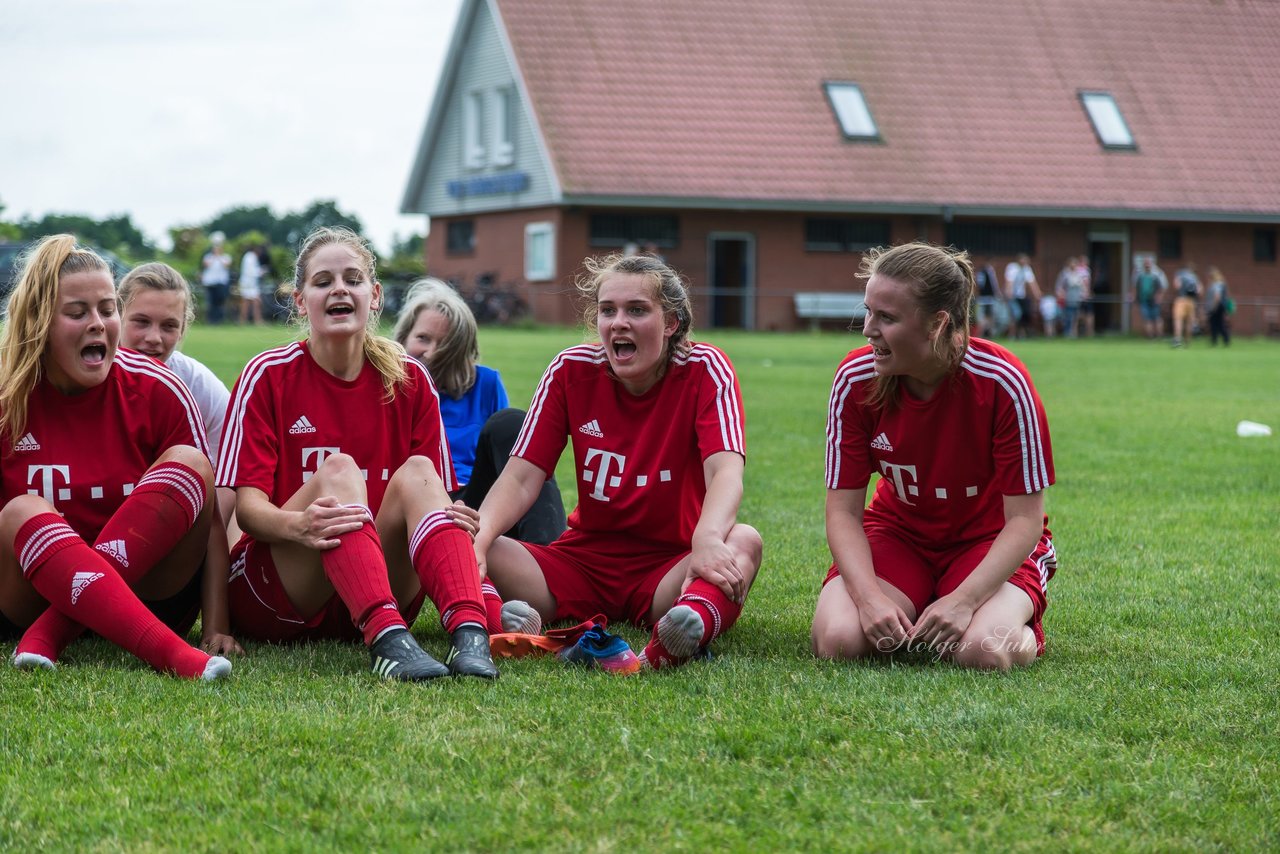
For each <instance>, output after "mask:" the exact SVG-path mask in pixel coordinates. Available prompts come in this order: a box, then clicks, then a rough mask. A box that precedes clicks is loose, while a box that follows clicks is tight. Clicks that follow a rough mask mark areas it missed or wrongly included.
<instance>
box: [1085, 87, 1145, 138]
mask: <svg viewBox="0 0 1280 854" xmlns="http://www.w3.org/2000/svg"><path fill="white" fill-rule="evenodd" d="M1080 103H1082V104H1084V109H1085V112H1086V113H1088V114H1089V121H1091V122H1093V132H1094V133H1096V134H1097V135H1098V141H1099V142H1101V143H1102V147H1103V148H1124V149H1134V148H1137V147H1138V145H1137V143H1135V142H1134V141H1133V134H1132V133H1131V132H1130V131H1129V125H1128V123H1127V122H1126V121H1125V120H1124V115H1123V114H1122V113H1121V112H1120V107H1119V105H1118V104H1116V99H1115V97H1114V96H1113V95H1112V94H1111V93H1110V92H1081V93H1080Z"/></svg>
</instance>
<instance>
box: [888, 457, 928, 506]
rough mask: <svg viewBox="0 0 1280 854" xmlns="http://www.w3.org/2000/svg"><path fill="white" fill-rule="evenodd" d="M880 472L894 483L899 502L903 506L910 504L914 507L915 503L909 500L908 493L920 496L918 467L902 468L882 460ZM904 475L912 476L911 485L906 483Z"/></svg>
mask: <svg viewBox="0 0 1280 854" xmlns="http://www.w3.org/2000/svg"><path fill="white" fill-rule="evenodd" d="M880 471H882V472H884V476H885V477H887V478H889V479H890V480H892V481H893V491H894V493H896V494H897V496H898V500H899V501H901V502H902V503H903V504H910V505H912V506H913V507H914V506H915V502H914V501H910V500H908V499H907V492H908V491H910V493H911V494H912V495H919V494H920V490H919V488H918V487H917V486H916V467H915V466H900V465H896V464H894V463H890V462H886V461H885V460H881V461H880ZM904 474H905V475H908V476H910V478H911V483H909V484H908V483H907V482H906V481H907V479H906V478H905V477H903V475H904Z"/></svg>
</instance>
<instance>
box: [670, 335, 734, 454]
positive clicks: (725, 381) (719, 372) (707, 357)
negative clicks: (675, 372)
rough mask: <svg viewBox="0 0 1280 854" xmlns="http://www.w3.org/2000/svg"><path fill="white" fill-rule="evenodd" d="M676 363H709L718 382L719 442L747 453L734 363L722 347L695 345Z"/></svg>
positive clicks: (716, 383)
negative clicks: (736, 390) (735, 390)
mask: <svg viewBox="0 0 1280 854" xmlns="http://www.w3.org/2000/svg"><path fill="white" fill-rule="evenodd" d="M673 361H675V362H676V364H687V363H689V362H699V363H701V364H703V365H705V366H706V369H707V374H708V375H709V376H710V377H711V379H712V382H714V383H715V385H716V414H717V416H718V418H719V421H720V441H721V443H722V444H723V445H724V447H725V448H726V449H727V450H731V451H736V452H738V453H739V454H743V455H744V456H745V455H746V442H745V439H744V437H743V435H742V412H741V410H740V409H739V407H738V400H737V395H735V394H734V393H733V387H734V385H735V382H736V378H735V376H734V373H733V366H732V365H730V364H729V360H728V358H726V357H725V356H724V354H723V353H721V352H720V351H719V350H716V349H714V348H712V347H708V346H707V345H705V344H694V345H693V346H692V347H691V348H690V350H689V353H688V354H687V355H684V356H677V357H676V358H675V359H674V360H673Z"/></svg>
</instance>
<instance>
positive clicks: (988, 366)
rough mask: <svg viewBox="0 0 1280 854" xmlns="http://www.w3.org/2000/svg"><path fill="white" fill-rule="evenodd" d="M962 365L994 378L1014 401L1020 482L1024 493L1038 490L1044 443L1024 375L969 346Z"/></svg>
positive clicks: (1043, 476)
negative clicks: (1019, 460) (1018, 444)
mask: <svg viewBox="0 0 1280 854" xmlns="http://www.w3.org/2000/svg"><path fill="white" fill-rule="evenodd" d="M961 364H962V365H963V366H964V368H965V370H967V371H969V372H970V373H973V374H976V375H978V376H982V377H987V378H988V379H992V380H995V382H996V385H998V386H1000V388H1002V389H1004V391H1005V392H1006V393H1007V394H1008V395H1009V398H1010V399H1011V400H1012V401H1013V407H1014V414H1015V415H1016V416H1017V419H1018V434H1019V442H1020V443H1021V454H1022V483H1023V489H1024V490H1026V492H1027V493H1028V494H1029V493H1033V492H1039V491H1041V490H1043V489H1044V488H1045V487H1047V486H1048V485H1049V484H1048V481H1049V474H1048V467H1047V465H1046V464H1045V459H1044V445H1043V440H1042V439H1041V436H1040V419H1039V418H1037V417H1036V406H1035V397H1034V395H1033V394H1032V392H1031V387H1030V386H1029V385H1028V383H1027V381H1026V378H1025V377H1024V376H1023V375H1022V372H1021V371H1019V370H1018V369H1017V368H1016V367H1014V366H1013V365H1011V364H1009V363H1008V362H1006V361H1004V360H1002V359H999V358H996V357H994V356H991V355H988V354H985V353H976V352H974V351H973V349H972V348H970V349H969V350H968V351H967V352H966V353H965V355H964V359H963V360H962V362H961Z"/></svg>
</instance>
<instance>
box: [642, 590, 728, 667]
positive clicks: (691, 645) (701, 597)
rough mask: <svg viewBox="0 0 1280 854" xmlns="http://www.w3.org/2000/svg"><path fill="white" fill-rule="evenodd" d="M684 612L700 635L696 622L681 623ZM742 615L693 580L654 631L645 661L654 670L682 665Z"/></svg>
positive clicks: (716, 592)
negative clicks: (689, 612) (699, 624)
mask: <svg viewBox="0 0 1280 854" xmlns="http://www.w3.org/2000/svg"><path fill="white" fill-rule="evenodd" d="M682 606H683V608H682ZM685 608H687V609H688V611H692V612H693V614H695V615H697V618H698V620H699V621H701V630H700V631H699V630H698V625H697V623H696V622H694V621H692V620H689V621H688V622H686V621H685V620H684V619H682V617H684V616H687V614H688V611H685V610H684V609H685ZM677 609H680V610H679V611H677ZM673 612H675V613H673ZM741 614H742V606H741V605H739V604H738V603H737V602H734V601H733V600H732V599H730V598H729V597H728V596H726V595H724V592H723V591H721V590H720V588H719V587H716V586H715V585H714V584H712V583H711V582H710V581H706V580H704V579H701V578H696V579H694V580H693V583H692V584H690V585H689V587H688V588H687V589H686V590H685V592H684V593H681V594H680V597H679V598H678V599H676V601H675V604H674V605H673V606H672V607H671V611H669V612H667V614H666V615H664V616H663V618H662V619H661V620H659V621H658V625H656V626H654V627H653V633H652V634H651V635H650V637H649V644H648V645H647V646H646V647H645V648H644V658H645V660H647V661H648V662H649V665H650V666H651V667H653V668H655V669H657V668H662V667H674V666H678V665H680V664H683V663H685V662H686V661H688V660H689V657H690V656H691V655H693V654H694V653H695V652H697V651H698V650H699V649H701V648H702V647H704V646H706V645H707V644H709V643H711V641H713V640H715V639H716V638H718V637H719V636H720V635H722V634H724V633H725V632H727V631H728V630H729V627H730V626H732V625H733V624H734V623H736V622H737V621H738V617H739V616H740V615H741Z"/></svg>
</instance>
